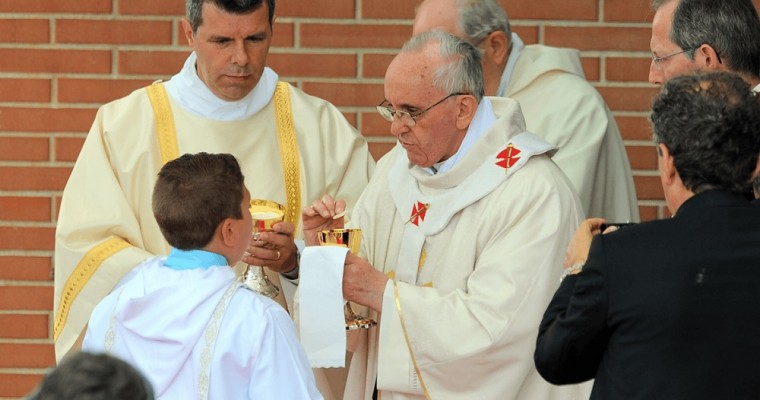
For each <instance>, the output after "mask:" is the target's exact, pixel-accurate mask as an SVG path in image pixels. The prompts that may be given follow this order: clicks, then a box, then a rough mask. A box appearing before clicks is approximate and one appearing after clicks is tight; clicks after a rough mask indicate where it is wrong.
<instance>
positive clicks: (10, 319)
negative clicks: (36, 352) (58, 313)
mask: <svg viewBox="0 0 760 400" xmlns="http://www.w3.org/2000/svg"><path fill="white" fill-rule="evenodd" d="M48 327H49V324H48V315H47V314H35V315H23V314H22V315H19V314H10V315H3V314H0V338H3V339H47V338H48V333H49V332H48V331H49V329H48Z"/></svg>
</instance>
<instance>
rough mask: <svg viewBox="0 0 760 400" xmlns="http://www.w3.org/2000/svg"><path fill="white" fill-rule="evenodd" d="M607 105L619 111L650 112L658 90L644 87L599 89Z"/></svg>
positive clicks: (607, 87) (608, 87)
mask: <svg viewBox="0 0 760 400" xmlns="http://www.w3.org/2000/svg"><path fill="white" fill-rule="evenodd" d="M596 89H597V90H599V93H601V94H602V97H604V100H605V101H606V102H607V105H609V106H610V108H611V109H613V110H618V111H649V109H650V108H651V106H652V99H654V96H655V95H656V94H657V93H658V89H657V88H644V87H612V86H606V87H597V88H596Z"/></svg>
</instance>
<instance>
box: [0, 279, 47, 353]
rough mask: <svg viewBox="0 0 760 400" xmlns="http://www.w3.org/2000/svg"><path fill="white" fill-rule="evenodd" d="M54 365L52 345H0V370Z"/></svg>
mask: <svg viewBox="0 0 760 400" xmlns="http://www.w3.org/2000/svg"><path fill="white" fill-rule="evenodd" d="M0 290H2V288H0ZM51 304H52V303H51ZM54 364H55V349H54V347H53V344H52V343H50V344H31V343H0V368H49V367H51V366H53V365H54Z"/></svg>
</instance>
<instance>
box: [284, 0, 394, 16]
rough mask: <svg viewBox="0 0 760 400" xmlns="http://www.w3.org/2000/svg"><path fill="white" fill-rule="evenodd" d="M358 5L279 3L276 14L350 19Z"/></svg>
mask: <svg viewBox="0 0 760 400" xmlns="http://www.w3.org/2000/svg"><path fill="white" fill-rule="evenodd" d="M356 3H357V2H356V0H331V1H330V3H329V4H327V3H323V2H321V1H278V2H276V3H275V14H277V15H278V16H281V17H305V18H349V19H350V18H354V16H355V15H356ZM366 3H367V2H365V4H366ZM370 3H379V2H370ZM383 4H387V3H383ZM396 18H400V17H396Z"/></svg>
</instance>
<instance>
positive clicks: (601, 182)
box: [504, 45, 639, 222]
mask: <svg viewBox="0 0 760 400" xmlns="http://www.w3.org/2000/svg"><path fill="white" fill-rule="evenodd" d="M504 96H505V97H509V98H513V99H515V100H517V101H518V102H519V103H520V107H521V108H522V111H523V115H525V123H526V126H527V128H528V130H529V131H531V132H534V133H535V134H536V135H538V136H540V137H541V138H542V139H544V140H546V141H547V142H549V143H551V144H554V145H556V146H558V147H559V151H557V154H556V155H555V156H554V157H552V160H554V162H555V163H557V165H558V166H559V168H560V169H561V170H562V172H564V173H565V174H566V175H567V177H568V178H569V179H570V182H572V183H573V186H574V187H575V189H576V190H577V191H578V195H579V197H580V200H581V205H582V207H583V210H584V212H585V213H586V216H588V217H602V218H607V219H608V220H609V221H611V222H627V221H631V222H638V221H639V207H638V203H637V200H636V187H635V186H634V183H633V176H632V174H631V165H630V163H629V162H628V155H627V153H626V150H625V145H624V144H623V139H622V137H621V136H620V130H619V129H618V126H617V123H615V117H614V116H613V115H612V112H610V109H609V107H607V104H605V102H604V99H603V98H602V96H601V95H600V94H599V92H597V91H596V89H594V87H593V86H591V84H589V83H588V82H587V81H586V79H585V76H584V73H583V68H582V67H581V62H580V57H579V55H578V51H577V50H571V49H561V48H555V47H548V46H542V45H529V46H525V47H524V48H522V49H521V50H520V52H519V57H518V59H517V61H516V63H515V67H514V71H512V74H511V77H510V79H509V83H508V84H507V86H506V90H505V92H504Z"/></svg>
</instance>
